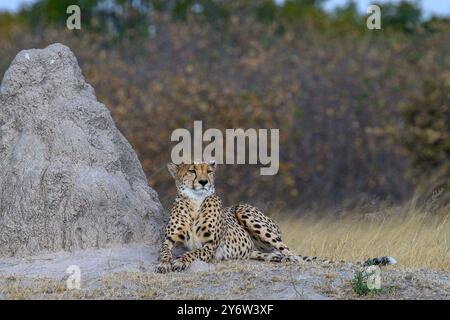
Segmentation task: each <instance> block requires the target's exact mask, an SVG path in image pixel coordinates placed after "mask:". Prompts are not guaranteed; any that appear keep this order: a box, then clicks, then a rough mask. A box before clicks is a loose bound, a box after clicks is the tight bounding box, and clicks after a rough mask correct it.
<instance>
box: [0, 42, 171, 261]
mask: <svg viewBox="0 0 450 320" xmlns="http://www.w3.org/2000/svg"><path fill="white" fill-rule="evenodd" d="M163 224H164V214H163V209H162V206H161V204H160V202H159V200H158V196H157V194H156V192H155V191H153V190H152V189H151V188H150V187H148V185H147V180H146V177H145V174H144V172H143V170H142V167H141V164H140V163H139V161H138V159H137V156H136V154H135V153H134V151H133V149H132V147H131V146H130V144H129V143H128V142H127V140H126V139H125V138H124V137H123V135H122V134H121V133H120V132H119V130H118V129H117V128H116V126H115V124H114V122H113V120H112V118H111V115H110V113H109V111H108V109H107V108H106V107H105V106H104V105H103V104H101V103H99V102H98V101H97V99H96V97H95V93H94V89H93V88H92V87H91V86H90V85H89V84H87V83H86V82H85V80H84V77H83V75H82V73H81V70H80V68H79V66H78V63H77V60H76V58H75V56H74V54H73V53H72V52H71V50H70V49H69V48H68V47H66V46H64V45H61V44H53V45H50V46H48V47H47V48H45V49H41V50H38V49H32V50H23V51H21V52H20V53H19V54H17V56H16V58H15V59H14V61H13V62H12V64H11V66H10V67H9V69H8V70H7V71H6V73H5V75H4V78H3V81H2V83H1V88H0V256H24V255H30V254H38V253H44V252H55V251H61V250H68V251H72V250H76V249H86V248H101V247H107V246H110V245H113V244H126V243H132V242H145V243H148V244H155V243H156V242H157V241H158V240H159V239H160V236H161V230H162V229H163Z"/></svg>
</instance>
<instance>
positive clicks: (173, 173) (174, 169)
mask: <svg viewBox="0 0 450 320" xmlns="http://www.w3.org/2000/svg"><path fill="white" fill-rule="evenodd" d="M177 169H178V166H177V165H176V164H175V163H173V162H169V163H168V164H167V170H169V173H170V175H171V176H172V177H173V178H174V179H175V177H176V176H177Z"/></svg>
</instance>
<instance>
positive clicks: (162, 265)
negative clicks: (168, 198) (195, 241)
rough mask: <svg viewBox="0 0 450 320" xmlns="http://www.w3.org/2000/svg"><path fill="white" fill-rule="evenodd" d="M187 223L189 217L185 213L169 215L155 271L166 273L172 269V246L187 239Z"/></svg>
mask: <svg viewBox="0 0 450 320" xmlns="http://www.w3.org/2000/svg"><path fill="white" fill-rule="evenodd" d="M178 222H180V223H178ZM188 225H189V217H188V216H187V215H182V214H180V215H177V216H175V215H172V216H171V218H170V220H169V224H168V225H167V227H166V232H165V235H164V241H163V243H162V245H161V249H160V251H159V258H158V265H157V266H156V268H155V272H157V273H167V272H169V271H171V270H172V248H173V246H174V244H175V243H185V241H186V240H189V230H188ZM175 226H178V227H175Z"/></svg>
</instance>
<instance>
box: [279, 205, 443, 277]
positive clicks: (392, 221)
mask: <svg viewBox="0 0 450 320" xmlns="http://www.w3.org/2000/svg"><path fill="white" fill-rule="evenodd" d="M275 219H276V220H277V221H278V222H279V223H280V224H281V230H282V231H283V238H284V241H285V242H286V243H287V244H288V245H289V246H290V247H291V248H292V249H293V250H295V251H296V252H297V253H298V254H302V255H315V256H320V257H324V258H332V259H335V260H348V261H360V260H362V259H366V258H368V257H374V256H381V255H389V256H393V257H395V259H396V260H397V261H398V265H399V266H402V267H411V268H432V269H437V270H450V212H449V210H448V209H444V210H443V209H440V210H436V209H434V208H432V206H430V205H428V206H422V207H419V206H418V204H417V200H415V199H414V200H412V201H410V202H409V203H407V204H405V205H404V206H402V207H394V208H385V209H383V210H381V211H379V212H374V213H367V214H361V213H360V212H359V213H358V212H357V210H351V211H349V212H345V213H341V214H339V215H337V217H333V218H330V216H329V215H328V216H327V215H323V217H320V218H318V217H317V215H316V216H314V215H313V214H307V215H303V216H302V217H301V218H286V217H280V216H278V217H277V216H275Z"/></svg>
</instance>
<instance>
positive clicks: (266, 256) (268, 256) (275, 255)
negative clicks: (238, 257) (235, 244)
mask: <svg viewBox="0 0 450 320" xmlns="http://www.w3.org/2000/svg"><path fill="white" fill-rule="evenodd" d="M249 258H250V259H253V260H261V261H270V262H281V261H282V260H283V256H282V255H281V254H280V253H279V252H270V253H268V252H261V251H258V250H255V251H252V252H251V253H250V257H249Z"/></svg>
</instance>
